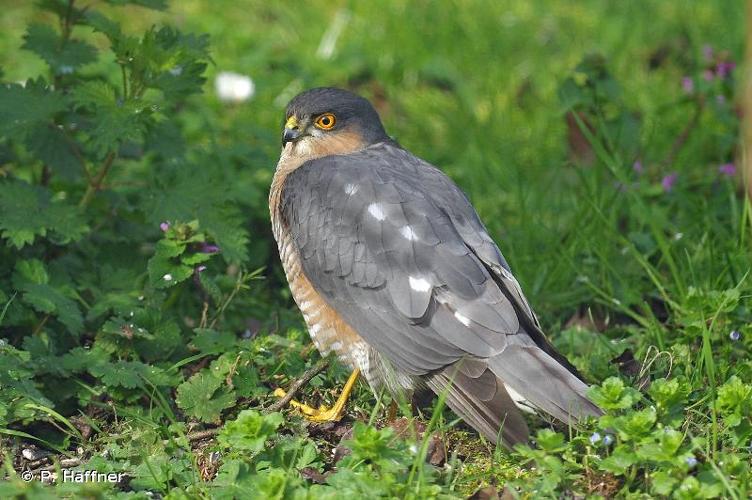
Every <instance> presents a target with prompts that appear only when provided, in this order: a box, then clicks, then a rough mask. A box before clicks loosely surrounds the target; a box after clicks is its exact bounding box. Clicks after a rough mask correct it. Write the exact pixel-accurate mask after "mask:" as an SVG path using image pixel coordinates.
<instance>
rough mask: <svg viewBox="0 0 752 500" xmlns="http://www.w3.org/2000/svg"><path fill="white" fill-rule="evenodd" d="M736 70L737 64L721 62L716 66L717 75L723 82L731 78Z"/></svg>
mask: <svg viewBox="0 0 752 500" xmlns="http://www.w3.org/2000/svg"><path fill="white" fill-rule="evenodd" d="M734 68H736V63H735V62H733V61H721V62H719V63H718V64H716V66H715V74H716V75H718V78H720V79H721V80H723V79H724V78H726V77H727V76H729V75H730V74H731V72H732V71H734Z"/></svg>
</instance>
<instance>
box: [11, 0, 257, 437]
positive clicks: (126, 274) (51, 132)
mask: <svg viewBox="0 0 752 500" xmlns="http://www.w3.org/2000/svg"><path fill="white" fill-rule="evenodd" d="M127 3H133V4H138V5H140V6H142V7H148V8H156V9H161V8H163V7H164V2H162V1H160V0H134V1H132V2H128V1H124V0H107V1H106V2H104V3H103V4H102V5H103V7H104V8H100V9H99V10H97V9H95V8H92V7H91V6H88V5H87V6H86V7H84V6H79V5H78V4H77V3H76V2H74V1H73V0H66V1H63V0H45V1H41V2H39V7H40V9H41V10H42V11H44V12H45V15H44V16H39V18H42V19H44V18H47V19H54V22H52V23H37V22H34V23H32V24H30V25H29V26H28V29H27V31H26V34H25V36H24V39H23V42H22V43H23V46H22V48H23V49H25V50H27V51H30V52H33V53H34V54H36V55H37V56H39V57H41V58H42V59H43V60H44V61H45V62H46V63H47V66H48V68H49V71H48V74H46V75H42V76H38V77H35V78H30V79H29V80H27V81H26V82H25V83H2V84H1V85H0V338H1V339H2V340H0V387H2V390H1V391H0V432H4V433H5V434H12V435H27V436H28V434H27V433H26V432H25V431H20V430H19V429H25V430H26V431H29V433H32V434H34V436H36V437H39V436H42V437H43V438H44V439H48V440H50V441H52V444H54V445H55V446H59V447H61V448H59V449H63V448H65V447H66V446H67V445H68V444H69V441H70V438H71V437H73V438H75V437H80V436H78V435H77V431H75V430H74V429H69V425H66V424H69V423H70V422H68V421H67V419H66V418H65V417H63V415H75V414H76V413H77V408H86V407H87V406H88V405H89V404H93V403H97V402H99V403H101V402H102V401H104V400H105V399H107V398H110V400H114V401H116V402H120V403H123V404H128V403H130V402H133V401H136V400H138V399H139V398H141V397H143V395H144V391H145V390H148V391H151V392H152V393H153V392H154V391H157V392H158V391H163V392H165V393H166V392H167V390H168V389H167V388H168V387H169V386H173V385H177V384H179V383H180V382H181V381H182V380H183V375H182V374H181V373H180V371H179V366H176V365H175V363H176V361H179V360H183V359H186V358H189V356H192V355H195V354H196V352H197V348H196V347H195V345H194V344H193V343H192V342H194V341H195V342H196V343H197V344H198V345H199V347H200V346H204V347H205V348H206V349H213V348H215V347H216V345H217V344H216V342H217V341H216V339H214V340H212V341H208V340H206V339H207V338H209V337H211V334H212V332H213V330H212V329H213V328H215V327H217V325H218V322H220V321H221V318H222V314H223V312H224V311H225V309H226V308H227V306H228V304H229V302H230V300H231V299H232V298H233V297H235V296H236V295H237V293H238V291H240V290H242V289H243V288H244V287H246V282H247V281H248V279H249V276H251V275H250V274H249V273H246V272H244V271H243V264H244V263H245V262H246V261H247V249H246V246H247V245H246V244H247V242H248V232H247V230H246V229H245V228H244V226H243V220H242V218H241V216H240V211H239V209H238V206H237V204H236V203H233V201H234V200H232V199H231V197H230V196H229V195H228V194H227V193H228V191H229V190H230V189H229V188H228V186H231V182H232V181H231V179H230V176H229V175H227V173H226V172H225V171H223V170H222V168H224V167H222V166H219V165H218V164H217V163H218V162H212V161H211V159H210V158H209V156H210V153H208V152H206V151H204V150H199V149H189V148H188V147H187V146H186V141H185V140H184V136H183V130H182V126H183V125H182V118H181V117H182V116H183V115H184V113H185V111H184V110H185V109H186V108H187V107H188V106H189V104H190V100H189V98H190V97H191V96H192V95H194V94H198V93H200V92H201V89H202V85H203V84H204V81H205V79H204V77H203V73H204V71H205V69H206V67H207V63H208V62H209V61H210V58H209V53H208V39H207V37H206V36H196V35H192V34H185V33H181V32H180V31H178V30H176V29H174V28H172V27H169V26H161V27H160V26H153V27H151V28H149V29H147V30H146V31H145V32H144V33H142V34H140V35H138V36H135V35H132V34H127V33H126V32H125V31H124V29H123V28H122V27H121V26H120V24H119V23H117V22H115V21H114V20H113V19H111V18H108V17H107V16H106V15H105V14H104V13H103V12H105V11H108V12H109V11H113V10H115V9H114V8H113V7H110V6H107V5H106V4H112V5H113V6H119V5H122V4H127ZM108 9H109V10H108ZM217 338H224V337H221V336H220V335H219V334H218V336H217ZM201 339H205V340H203V341H202V340H201ZM202 342H203V343H202ZM250 380H253V379H252V378H251V379H250ZM210 385H211V384H210ZM212 387H214V389H218V388H219V385H218V384H214V385H212ZM204 389H206V388H204ZM183 392H184V393H186V394H189V395H190V391H183ZM194 392H195V391H194ZM204 393H206V390H204ZM219 396H220V395H217V397H219ZM208 397H209V398H211V397H212V391H209V392H208ZM225 399H226V398H225ZM223 401H224V403H223V404H222V405H219V406H217V404H216V403H215V405H214V407H219V408H223V407H226V406H227V405H228V402H227V401H226V400H223ZM233 401H234V400H233ZM201 410H202V411H203V412H204V413H207V412H208V410H207V409H206V408H201ZM209 413H210V414H209V418H211V419H215V418H216V415H215V414H214V413H211V412H209ZM50 424H53V425H54V426H57V427H58V428H62V429H63V430H64V431H65V432H64V433H61V432H50V431H55V429H54V428H53V425H50ZM19 433H20V434H19ZM61 436H63V437H62V438H61ZM61 439H62V440H61ZM48 444H50V443H49V442H48Z"/></svg>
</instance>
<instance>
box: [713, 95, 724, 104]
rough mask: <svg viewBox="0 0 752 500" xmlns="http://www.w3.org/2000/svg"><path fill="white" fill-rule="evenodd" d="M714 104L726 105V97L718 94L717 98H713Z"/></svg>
mask: <svg viewBox="0 0 752 500" xmlns="http://www.w3.org/2000/svg"><path fill="white" fill-rule="evenodd" d="M715 102H717V103H718V104H720V105H721V106H723V105H724V104H726V96H725V95H723V94H718V95H717V96H715Z"/></svg>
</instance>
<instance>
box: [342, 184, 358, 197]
mask: <svg viewBox="0 0 752 500" xmlns="http://www.w3.org/2000/svg"><path fill="white" fill-rule="evenodd" d="M358 189H360V186H358V185H357V184H352V183H350V182H348V183H347V184H345V194H347V195H349V196H352V195H354V194H355V193H357V192H358Z"/></svg>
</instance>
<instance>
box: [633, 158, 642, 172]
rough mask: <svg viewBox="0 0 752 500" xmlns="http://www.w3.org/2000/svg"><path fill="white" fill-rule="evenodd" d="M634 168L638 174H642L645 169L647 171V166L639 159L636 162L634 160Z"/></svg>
mask: <svg viewBox="0 0 752 500" xmlns="http://www.w3.org/2000/svg"><path fill="white" fill-rule="evenodd" d="M632 170H634V171H635V172H637V173H638V174H641V173H642V172H644V171H645V168H643V166H642V162H641V161H640V160H637V161H635V162H634V163H633V164H632Z"/></svg>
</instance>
